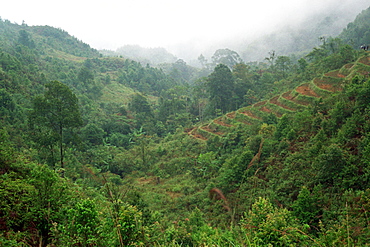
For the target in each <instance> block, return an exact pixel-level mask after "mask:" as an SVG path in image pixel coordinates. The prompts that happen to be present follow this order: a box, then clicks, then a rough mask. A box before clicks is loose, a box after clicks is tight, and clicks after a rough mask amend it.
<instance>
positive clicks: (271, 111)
mask: <svg viewBox="0 0 370 247" xmlns="http://www.w3.org/2000/svg"><path fill="white" fill-rule="evenodd" d="M259 110H260V111H263V112H267V113H273V114H275V115H276V116H277V117H281V116H282V115H281V114H280V113H277V112H274V111H273V110H271V109H269V108H267V107H266V106H263V107H261V108H260V109H259Z"/></svg>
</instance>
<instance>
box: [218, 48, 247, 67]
mask: <svg viewBox="0 0 370 247" xmlns="http://www.w3.org/2000/svg"><path fill="white" fill-rule="evenodd" d="M212 62H213V64H214V65H217V64H225V65H227V66H228V67H229V68H230V69H231V68H233V67H234V66H235V65H236V64H238V63H243V59H241V57H240V56H239V54H238V53H237V52H236V51H233V50H230V49H218V50H217V51H216V52H215V53H214V54H213V56H212Z"/></svg>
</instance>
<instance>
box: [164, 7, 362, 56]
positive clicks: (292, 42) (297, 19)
mask: <svg viewBox="0 0 370 247" xmlns="http://www.w3.org/2000/svg"><path fill="white" fill-rule="evenodd" d="M298 2H299V1H298ZM301 2H302V1H301ZM368 7H369V2H368V0H353V1H350V0H344V1H311V4H308V3H307V2H305V3H300V5H298V6H295V7H294V8H293V9H290V10H285V9H276V12H278V13H276V14H275V15H274V16H275V17H274V18H271V16H268V15H264V14H263V13H261V15H263V18H262V21H261V19H259V20H258V21H257V20H256V22H253V23H246V24H245V25H244V27H245V29H244V30H241V31H240V32H235V33H231V34H229V35H222V33H220V35H219V36H216V37H214V39H213V40H209V41H205V40H201V39H199V40H192V41H189V42H183V43H178V44H174V45H170V46H167V47H166V48H167V49H168V50H169V51H170V52H171V53H173V54H175V55H176V56H178V57H180V58H182V59H184V60H185V61H189V62H191V61H194V60H195V59H197V57H198V56H199V55H200V54H203V55H204V56H206V57H207V58H210V57H211V56H212V55H213V54H214V52H215V51H216V50H217V49H223V48H229V49H232V50H235V51H236V52H238V53H239V54H240V55H241V57H242V58H243V60H244V61H246V62H248V61H261V60H263V59H264V58H265V57H266V56H268V52H269V51H271V50H275V51H276V52H277V53H278V54H279V55H289V54H291V53H294V52H297V51H304V50H307V51H309V50H311V49H312V48H313V47H315V46H318V45H320V44H321V42H320V41H319V38H320V37H326V38H328V37H335V36H337V35H339V34H340V32H341V31H342V30H343V29H344V28H345V27H346V26H347V24H348V23H349V22H352V21H353V20H354V19H355V18H356V16H357V15H358V14H359V13H360V12H361V11H362V10H365V9H366V8H368ZM276 16H278V17H279V18H276ZM251 24H252V25H251ZM242 26H243V25H242ZM297 36H298V37H299V39H301V40H300V42H298V43H297V40H298V38H297Z"/></svg>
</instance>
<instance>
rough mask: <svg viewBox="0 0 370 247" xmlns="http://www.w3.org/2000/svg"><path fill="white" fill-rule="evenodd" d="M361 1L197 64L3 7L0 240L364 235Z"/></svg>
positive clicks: (293, 239) (365, 64)
mask: <svg viewBox="0 0 370 247" xmlns="http://www.w3.org/2000/svg"><path fill="white" fill-rule="evenodd" d="M369 14H370V8H368V9H366V10H364V11H362V12H361V13H360V14H359V15H358V16H357V18H356V19H355V20H354V21H353V22H351V23H349V24H348V25H347V28H345V29H344V30H343V32H342V33H341V34H340V35H339V36H334V37H317V40H318V41H319V42H320V43H319V44H318V45H317V46H316V47H315V48H313V49H311V50H310V51H297V53H295V54H292V55H289V56H287V55H283V54H279V52H278V51H277V50H278V48H276V49H275V48H274V47H271V49H270V50H267V51H266V54H265V58H264V60H263V61H259V62H244V61H243V60H242V58H241V56H240V55H239V54H238V53H237V52H235V51H233V50H231V49H223V48H220V49H218V50H216V52H215V53H214V55H213V56H212V59H211V60H212V61H208V60H207V59H206V58H205V57H204V56H203V55H201V54H200V55H199V58H198V60H199V63H200V64H201V66H200V67H199V68H195V67H192V66H190V65H188V64H187V63H186V62H185V61H184V60H181V59H174V60H168V61H166V63H161V64H157V65H156V67H152V66H151V65H150V64H146V63H145V64H142V63H140V62H138V61H134V60H131V59H129V58H127V57H125V56H114V55H113V56H111V55H112V54H110V56H105V55H103V54H101V53H99V52H98V51H97V50H95V49H92V48H90V46H89V45H87V44H85V43H83V42H82V41H80V40H78V39H77V38H75V37H72V36H70V35H69V34H68V33H67V32H65V31H63V30H61V29H57V28H53V27H49V26H27V25H26V24H22V25H17V24H14V23H11V22H10V21H8V20H0V123H1V125H0V245H1V246H367V245H368V244H369V242H370V238H369V236H370V225H369V224H370V222H369V211H370V189H369V184H370V181H369V179H370V136H369V131H370V122H369V119H370V115H369V112H370V108H369V106H370V101H369V94H370V77H369V73H370V54H369V51H366V50H362V49H359V46H360V45H363V44H369V43H370V39H369V38H370V37H369V31H368V30H369V28H368V27H369V25H370V24H369V20H370V19H369V18H367V17H368V16H369ZM162 52H163V51H162ZM106 55H107V54H106Z"/></svg>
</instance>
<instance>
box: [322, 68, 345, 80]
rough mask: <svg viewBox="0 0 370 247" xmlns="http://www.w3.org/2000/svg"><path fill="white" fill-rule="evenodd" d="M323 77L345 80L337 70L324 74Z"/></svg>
mask: <svg viewBox="0 0 370 247" xmlns="http://www.w3.org/2000/svg"><path fill="white" fill-rule="evenodd" d="M325 76H329V77H334V78H345V77H346V76H345V75H343V74H341V73H339V71H338V70H335V71H332V72H329V73H326V74H325Z"/></svg>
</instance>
